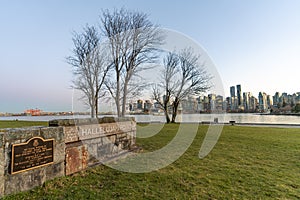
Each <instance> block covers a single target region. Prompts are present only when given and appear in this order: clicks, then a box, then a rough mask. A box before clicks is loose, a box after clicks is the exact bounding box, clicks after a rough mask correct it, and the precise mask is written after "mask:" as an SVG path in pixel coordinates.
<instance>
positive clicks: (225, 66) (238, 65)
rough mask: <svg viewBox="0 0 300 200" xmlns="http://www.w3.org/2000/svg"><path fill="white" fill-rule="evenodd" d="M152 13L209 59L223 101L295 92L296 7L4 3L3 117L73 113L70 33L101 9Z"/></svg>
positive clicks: (299, 31) (267, 2)
mask: <svg viewBox="0 0 300 200" xmlns="http://www.w3.org/2000/svg"><path fill="white" fill-rule="evenodd" d="M121 7H124V8H126V9H130V10H136V11H141V12H145V13H147V14H149V19H150V20H151V21H152V22H153V23H155V24H158V25H160V27H162V28H167V29H171V30H174V31H177V32H179V33H182V34H184V35H186V36H188V37H190V38H192V39H193V40H194V41H195V42H197V43H198V44H199V45H200V46H201V47H202V48H203V49H205V51H206V53H207V54H208V55H209V57H210V59H211V60H212V61H213V63H214V65H215V67H216V69H217V71H218V73H219V75H220V77H221V80H222V83H223V87H224V90H225V94H226V96H229V87H230V86H233V85H237V84H241V86H242V92H252V93H253V95H254V96H257V95H258V92H260V91H262V92H266V93H267V94H270V95H274V93H275V92H276V91H278V92H287V93H291V94H292V93H295V92H300V85H299V78H298V77H299V75H300V56H299V55H300V12H299V10H300V1H297V0H286V1H283V0H281V1H280V0H264V1H261V0H251V1H250V0H243V1H239V0H226V1H224V0H210V1H208V0H207V1H203V0H193V1H192V0H190V1H188V0H187V1H179V0H172V1H171V0H165V1H159V0H151V1H141V0H123V1H121V0H107V1H104V0H97V1H92V0H87V1H80V0H72V1H71V0H70V1H66V0H65V1H62V0H60V1H58V0H53V1H38V0H27V1H21V0H19V1H15V0H12V1H1V7H0V28H1V33H0V112H23V111H24V110H26V109H29V108H39V109H42V110H44V111H71V110H72V99H73V97H72V95H73V91H72V89H71V80H72V70H71V66H70V65H69V64H67V63H66V57H67V56H69V55H71V50H72V48H73V45H72V32H73V31H76V32H80V31H82V28H83V26H85V25H86V24H90V25H97V24H98V23H99V16H100V15H101V12H102V10H103V9H109V10H113V9H114V8H121Z"/></svg>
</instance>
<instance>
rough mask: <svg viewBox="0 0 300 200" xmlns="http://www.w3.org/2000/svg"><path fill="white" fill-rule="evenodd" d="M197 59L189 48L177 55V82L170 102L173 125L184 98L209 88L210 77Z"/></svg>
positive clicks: (197, 56)
mask: <svg viewBox="0 0 300 200" xmlns="http://www.w3.org/2000/svg"><path fill="white" fill-rule="evenodd" d="M199 58H200V56H199V55H196V54H195V53H194V52H193V50H192V49H191V48H187V49H184V50H182V51H181V52H180V53H179V80H178V82H177V86H176V88H175V90H174V98H173V102H172V109H173V112H172V121H171V122H172V123H175V120H176V116H177V111H178V106H179V104H180V102H181V101H182V100H183V99H184V98H187V97H188V96H190V95H191V96H193V95H199V94H201V93H202V92H206V91H207V90H208V89H210V88H211V85H210V80H211V79H212V76H210V75H209V74H208V73H207V71H206V70H205V68H204V66H203V65H201V64H200V63H199Z"/></svg>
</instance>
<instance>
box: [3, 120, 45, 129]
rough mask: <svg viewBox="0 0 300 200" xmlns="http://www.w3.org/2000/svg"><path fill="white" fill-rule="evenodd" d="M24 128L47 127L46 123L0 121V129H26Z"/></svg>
mask: <svg viewBox="0 0 300 200" xmlns="http://www.w3.org/2000/svg"><path fill="white" fill-rule="evenodd" d="M26 126H48V122H30V121H20V120H18V121H17V120H7V121H6V120H0V128H20V127H26Z"/></svg>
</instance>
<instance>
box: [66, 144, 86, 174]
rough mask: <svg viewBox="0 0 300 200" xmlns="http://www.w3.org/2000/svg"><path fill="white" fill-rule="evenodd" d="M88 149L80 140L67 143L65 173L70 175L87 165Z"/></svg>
mask: <svg viewBox="0 0 300 200" xmlns="http://www.w3.org/2000/svg"><path fill="white" fill-rule="evenodd" d="M88 157H89V154H88V151H87V148H86V147H85V145H83V144H82V143H81V142H76V143H71V144H67V147H66V158H65V159H66V166H65V174H66V175H70V174H73V173H75V172H79V171H81V170H84V169H86V168H87V166H88Z"/></svg>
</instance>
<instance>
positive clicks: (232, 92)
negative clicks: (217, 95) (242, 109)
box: [230, 86, 235, 97]
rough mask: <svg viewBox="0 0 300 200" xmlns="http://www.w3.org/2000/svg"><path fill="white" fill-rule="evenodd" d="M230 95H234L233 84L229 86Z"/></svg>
mask: <svg viewBox="0 0 300 200" xmlns="http://www.w3.org/2000/svg"><path fill="white" fill-rule="evenodd" d="M230 96H231V97H235V87H234V86H231V87H230Z"/></svg>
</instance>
